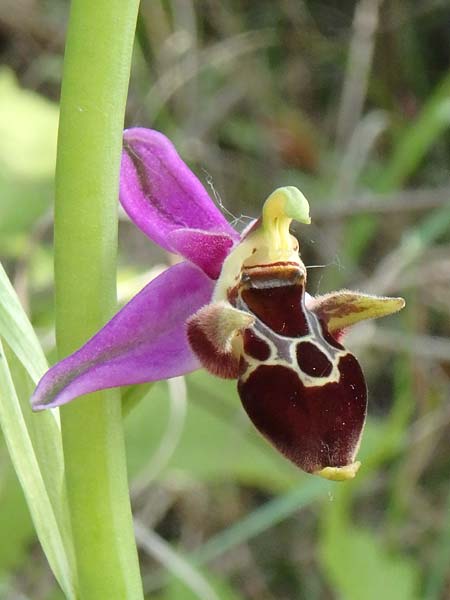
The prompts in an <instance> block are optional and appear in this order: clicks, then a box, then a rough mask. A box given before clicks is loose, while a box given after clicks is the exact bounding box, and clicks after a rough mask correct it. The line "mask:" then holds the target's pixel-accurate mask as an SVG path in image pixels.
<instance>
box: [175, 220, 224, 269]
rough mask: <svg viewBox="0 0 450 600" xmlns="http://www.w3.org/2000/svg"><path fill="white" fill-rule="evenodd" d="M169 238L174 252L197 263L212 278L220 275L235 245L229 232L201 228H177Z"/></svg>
mask: <svg viewBox="0 0 450 600" xmlns="http://www.w3.org/2000/svg"><path fill="white" fill-rule="evenodd" d="M167 239H168V242H169V244H171V246H172V248H173V251H174V252H176V253H177V254H180V255H181V256H183V257H184V258H186V259H187V260H190V261H191V262H193V263H194V264H196V265H197V266H198V267H200V268H201V269H202V271H204V272H205V273H206V274H207V275H208V276H209V277H211V278H212V279H217V278H218V277H219V275H220V271H221V268H222V264H223V261H224V260H225V259H226V257H227V256H228V254H229V253H230V250H231V248H232V247H233V245H234V240H233V239H232V238H231V237H230V236H229V235H228V234H227V233H210V232H207V231H201V230H200V229H176V230H174V231H172V232H171V233H169V235H168V236H167Z"/></svg>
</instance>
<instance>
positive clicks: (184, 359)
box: [31, 263, 214, 410]
mask: <svg viewBox="0 0 450 600" xmlns="http://www.w3.org/2000/svg"><path fill="white" fill-rule="evenodd" d="M213 287H214V283H213V281H211V279H209V278H208V277H207V276H206V275H205V274H204V273H203V272H202V271H200V269H198V268H197V267H195V266H193V265H190V264H188V263H180V264H177V265H175V266H173V267H171V268H170V269H168V270H167V271H165V272H164V273H163V274H162V275H160V276H159V277H157V278H156V279H154V280H153V281H151V282H150V283H149V284H148V285H147V286H146V287H145V288H144V289H143V290H142V291H141V292H140V293H139V294H137V296H135V297H134V298H133V299H132V300H131V301H130V302H129V303H128V304H127V305H126V306H124V307H123V308H122V310H120V311H119V312H118V313H117V315H116V316H115V317H113V318H112V319H111V321H109V322H108V323H107V324H106V325H105V326H104V327H103V329H101V330H100V331H99V332H98V333H97V334H96V335H94V337H92V338H91V339H90V340H89V341H88V342H87V343H86V344H85V345H84V346H83V347H82V348H80V349H79V350H77V351H76V352H75V353H74V354H72V355H70V356H68V357H67V358H65V359H64V360H62V361H60V362H59V363H57V364H56V365H55V366H54V367H52V368H51V369H50V370H49V371H47V373H46V374H45V375H44V377H43V378H42V379H41V381H40V383H39V385H38V387H37V388H36V390H35V392H34V394H33V397H32V399H31V402H32V406H33V408H34V410H41V409H44V408H51V407H54V406H60V405H62V404H65V403H66V402H70V400H73V399H74V398H76V397H77V396H81V395H83V394H87V393H90V392H95V391H97V390H101V389H106V388H111V387H117V386H121V385H131V384H134V383H144V382H148V381H156V380H159V379H167V378H169V377H175V376H177V375H183V374H185V373H188V372H190V371H193V370H195V369H198V368H199V367H200V364H199V362H198V360H197V358H196V357H195V356H194V354H193V353H192V351H191V349H190V347H189V344H188V341H187V333H186V320H187V319H188V318H189V317H190V316H191V315H193V314H194V313H195V312H196V311H197V310H198V309H199V308H201V307H202V306H203V305H205V304H207V303H208V302H209V301H210V299H211V295H212V291H213Z"/></svg>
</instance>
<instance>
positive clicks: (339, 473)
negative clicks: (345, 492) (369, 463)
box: [314, 460, 361, 481]
mask: <svg viewBox="0 0 450 600" xmlns="http://www.w3.org/2000/svg"><path fill="white" fill-rule="evenodd" d="M360 466H361V463H360V462H359V460H358V461H356V462H354V463H351V464H350V465H345V467H325V468H324V469H321V470H320V471H314V475H319V476H320V477H324V478H325V479H330V480H331V481H348V480H349V479H353V478H354V477H355V475H356V473H357V472H358V469H359V467H360Z"/></svg>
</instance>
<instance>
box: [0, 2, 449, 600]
mask: <svg viewBox="0 0 450 600" xmlns="http://www.w3.org/2000/svg"><path fill="white" fill-rule="evenodd" d="M68 9H69V3H68V2H67V1H62V0H0V62H1V68H0V140H1V141H0V258H1V260H2V262H3V264H4V265H5V267H6V269H7V271H8V274H9V275H10V277H11V279H12V280H13V282H14V285H15V287H16V290H17V291H18V293H19V295H20V298H21V301H22V303H23V305H24V306H25V307H26V309H27V311H28V312H29V314H30V316H31V318H32V321H33V323H34V325H35V327H36V329H37V331H38V333H39V336H40V339H41V340H42V343H43V345H44V348H45V349H46V351H47V352H48V356H49V359H50V360H53V358H54V356H55V354H54V332H53V322H54V306H53V271H52V269H53V266H52V202H53V188H52V185H53V182H52V178H53V170H54V162H55V150H56V133H57V120H58V97H59V90H60V84H61V74H62V63H63V49H64V38H65V28H66V23H67V18H68ZM449 67H450V1H449V0H422V1H416V0H385V1H384V2H383V1H382V0H360V1H359V2H354V1H348V2H339V1H338V0H334V1H333V0H309V1H306V0H305V1H302V0H279V1H278V2H272V1H270V0H259V1H258V2H250V1H248V0H247V1H246V0H234V1H233V0H198V1H197V2H193V1H192V0H165V1H159V0H142V3H141V11H140V15H139V21H138V28H137V36H136V45H135V54H134V63H133V71H132V77H131V83H130V93H129V100H128V108H127V115H126V125H127V126H132V125H141V126H151V127H154V128H156V129H160V130H161V131H163V132H164V133H166V134H167V135H168V136H169V137H170V138H171V139H172V140H173V141H174V142H175V144H176V146H177V148H178V150H179V152H180V154H181V155H182V156H183V158H184V159H185V160H186V161H187V162H188V163H189V165H190V166H192V168H193V169H194V171H195V172H196V173H197V174H198V176H199V177H200V179H201V180H202V181H203V182H204V184H205V186H206V187H207V188H208V189H209V190H210V192H211V196H212V197H213V198H214V199H215V200H216V202H217V203H218V204H219V205H220V206H221V207H222V210H223V211H224V212H225V214H226V215H227V216H228V217H229V219H230V221H232V222H233V223H234V224H235V226H236V227H237V228H238V229H239V230H242V229H243V228H244V227H245V225H246V224H247V223H248V220H249V218H251V217H255V216H257V215H258V213H259V210H260V207H261V205H262V202H263V200H264V199H265V198H266V197H267V196H268V195H269V193H270V192H271V191H272V190H273V189H274V188H276V187H278V186H280V185H296V186H298V187H299V188H300V189H301V190H302V191H303V192H304V194H305V195H306V196H307V198H308V199H309V201H310V204H311V208H312V217H313V224H312V225H311V226H309V227H305V226H302V227H299V228H298V229H297V230H296V233H297V234H298V236H299V239H300V244H301V252H302V257H303V259H304V262H305V264H306V265H307V266H308V267H309V269H308V278H309V291H310V293H313V294H315V293H325V292H327V291H331V290H333V289H339V288H342V287H349V288H352V289H358V290H361V291H366V292H371V293H376V294H380V295H383V294H386V295H387V294H389V295H401V296H404V297H405V298H406V301H407V308H406V309H405V310H404V311H403V312H402V313H400V314H398V315H395V316H393V317H390V318H387V319H383V320H382V321H380V322H374V323H368V324H364V325H359V326H357V327H355V328H354V330H352V332H351V333H349V335H348V337H347V346H348V347H349V348H350V349H351V350H352V351H354V352H355V354H356V355H357V356H358V357H359V359H360V361H361V363H362V365H363V367H364V370H365V373H366V376H367V380H368V385H369V392H370V393H369V400H370V407H369V419H368V424H367V427H366V432H365V435H364V438H363V443H362V447H361V452H360V459H361V460H362V463H363V464H362V467H361V470H360V472H359V474H358V476H357V478H356V479H355V480H354V481H352V482H350V483H346V484H339V483H332V482H325V481H320V480H318V479H316V478H314V477H311V476H307V475H304V474H303V473H301V472H300V471H298V470H297V469H296V468H295V467H293V466H292V465H290V464H289V463H288V462H287V461H285V460H284V459H283V458H281V457H280V456H279V455H278V454H277V453H276V452H275V451H274V450H272V448H271V447H270V446H269V445H268V444H267V443H266V442H265V441H264V440H263V439H262V438H260V437H259V436H258V435H257V434H256V433H255V432H254V431H253V429H252V426H251V424H250V423H249V421H248V419H247V417H246V415H245V413H244V411H243V409H242V408H241V406H240V403H239V398H238V396H237V393H236V390H235V383H234V382H227V381H219V380H214V379H213V378H210V377H209V376H207V375H206V374H205V373H203V372H197V373H194V374H193V375H192V376H189V377H188V378H187V379H186V381H184V380H182V379H176V380H173V381H171V382H169V383H167V382H163V383H160V384H157V385H155V386H154V387H153V388H152V389H151V390H150V392H149V393H148V396H146V397H145V398H144V399H143V400H142V401H141V402H139V403H136V402H135V399H136V397H138V396H142V394H143V393H145V392H146V391H147V390H146V389H145V388H139V389H138V388H132V389H128V390H126V391H125V392H124V396H125V398H126V401H127V404H126V406H127V411H126V412H127V416H126V417H125V427H126V434H127V448H128V458H129V475H130V487H131V493H132V501H133V507H134V515H135V521H136V533H137V538H138V545H139V551H140V559H141V568H142V574H143V578H144V584H145V590H146V593H147V595H148V598H150V597H151V598H155V599H157V600H191V599H195V598H201V599H206V600H217V599H220V600H243V599H250V600H255V599H258V600H275V599H276V600H297V599H305V600H316V599H317V600H322V599H324V600H333V599H343V600H347V599H348V600H361V599H364V600H366V599H367V600H372V599H373V600H375V599H376V600H378V599H379V598H380V597H382V598H383V599H384V600H391V599H392V600H403V599H405V600H414V599H422V598H425V599H427V600H442V599H446V598H450V442H449V437H450V403H449V390H450V382H449V378H450V183H449V164H450V162H449V159H450V137H449V126H450V68H449ZM119 241H120V252H119V273H118V277H119V285H118V292H119V299H120V301H121V302H124V301H126V300H127V299H128V298H129V297H130V296H131V295H132V294H133V293H135V292H136V291H137V290H138V289H140V288H141V287H142V286H143V285H144V283H146V282H147V281H148V280H149V279H150V277H152V276H153V275H155V273H157V272H158V271H159V270H160V269H161V268H164V265H166V264H168V263H169V262H170V260H171V258H170V257H168V256H166V255H165V254H164V253H163V252H162V251H160V250H158V249H156V248H155V247H154V246H152V244H151V243H149V242H148V240H147V239H146V238H145V236H144V235H143V234H142V233H141V232H140V231H138V230H137V229H136V228H135V227H134V226H133V225H132V224H131V223H129V222H128V220H127V219H126V217H125V216H124V215H121V221H120V231H119ZM133 405H134V406H133ZM131 406H132V408H130V407H131ZM0 598H5V599H8V600H12V599H28V598H30V599H33V600H57V599H59V598H61V595H60V592H59V591H58V590H57V588H56V585H55V583H54V580H53V578H52V575H51V574H50V571H49V569H48V567H47V564H46V561H45V558H44V555H43V553H42V551H41V549H40V547H39V544H38V543H37V540H36V538H35V535H34V532H33V527H32V523H31V521H30V517H29V514H28V511H27V507H26V504H25V501H24V499H23V496H22V493H21V489H20V486H19V484H18V482H17V480H16V478H15V475H14V471H13V469H12V467H11V464H10V462H9V458H8V454H7V450H6V448H5V446H4V444H3V442H2V441H1V440H0ZM99 600H103V599H99ZM108 600H109V599H108ZM114 600H115V599H114Z"/></svg>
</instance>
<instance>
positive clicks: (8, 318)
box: [0, 264, 47, 383]
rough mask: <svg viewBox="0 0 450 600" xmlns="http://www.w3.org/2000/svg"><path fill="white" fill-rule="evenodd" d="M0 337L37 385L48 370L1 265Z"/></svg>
mask: <svg viewBox="0 0 450 600" xmlns="http://www.w3.org/2000/svg"><path fill="white" fill-rule="evenodd" d="M0 337H2V338H4V339H5V341H6V342H7V344H8V346H10V347H11V349H12V350H13V352H14V354H15V355H16V356H17V358H18V359H19V360H20V362H21V363H22V364H23V365H24V367H25V368H26V370H27V371H28V373H29V374H30V377H31V379H32V380H33V381H34V382H35V383H37V382H38V381H39V379H40V378H41V377H42V375H43V374H44V372H45V371H46V370H47V361H46V359H45V355H44V352H43V350H42V348H41V345H40V344H39V340H38V339H37V336H36V334H35V332H34V330H33V328H32V326H31V324H30V322H29V320H28V318H27V316H26V314H25V311H24V310H23V308H22V306H21V304H20V301H19V299H18V297H17V294H16V292H15V290H14V288H13V286H12V285H11V282H10V281H9V279H8V276H7V275H6V273H5V270H4V269H3V267H2V265H1V264H0Z"/></svg>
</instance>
